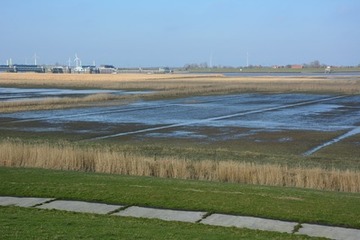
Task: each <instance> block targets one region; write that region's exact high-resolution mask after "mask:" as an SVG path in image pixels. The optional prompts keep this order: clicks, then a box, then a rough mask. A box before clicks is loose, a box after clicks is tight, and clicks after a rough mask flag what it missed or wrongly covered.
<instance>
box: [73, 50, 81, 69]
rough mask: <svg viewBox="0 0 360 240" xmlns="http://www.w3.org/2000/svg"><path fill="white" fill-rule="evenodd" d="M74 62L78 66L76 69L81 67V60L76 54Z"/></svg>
mask: <svg viewBox="0 0 360 240" xmlns="http://www.w3.org/2000/svg"><path fill="white" fill-rule="evenodd" d="M74 62H75V64H76V67H80V64H79V63H80V58H78V55H77V53H75V59H74Z"/></svg>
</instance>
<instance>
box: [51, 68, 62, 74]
mask: <svg viewBox="0 0 360 240" xmlns="http://www.w3.org/2000/svg"><path fill="white" fill-rule="evenodd" d="M51 72H52V73H64V68H63V67H53V68H52V69H51Z"/></svg>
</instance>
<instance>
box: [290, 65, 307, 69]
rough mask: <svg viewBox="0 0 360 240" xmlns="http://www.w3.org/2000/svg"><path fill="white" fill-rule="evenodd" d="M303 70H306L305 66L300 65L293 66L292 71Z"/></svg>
mask: <svg viewBox="0 0 360 240" xmlns="http://www.w3.org/2000/svg"><path fill="white" fill-rule="evenodd" d="M303 68H304V66H303V65H299V64H295V65H291V69H303Z"/></svg>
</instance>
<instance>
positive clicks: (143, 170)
mask: <svg viewBox="0 0 360 240" xmlns="http://www.w3.org/2000/svg"><path fill="white" fill-rule="evenodd" d="M0 166H6V167H30V168H34V167H36V168H45V169H57V170H59V169H60V170H72V171H84V172H97V173H110V174H123V175H131V176H151V177H161V178H175V179H192V180H207V181H217V182H230V183H245V184H255V185H270V186H283V187H300V188H312V189H321V190H332V191H343V192H360V173H359V172H358V171H356V170H339V169H330V170H329V169H322V168H304V167H289V166H288V165H279V164H257V163H249V162H238V161H210V160H202V161H190V160H182V159H177V158H156V157H155V158H153V157H146V156H143V155H141V154H131V153H127V152H117V151H113V150H112V149H110V148H108V149H106V148H102V149H100V148H84V147H79V146H74V145H71V144H70V143H63V144H55V145H51V144H48V143H42V144H26V143H22V142H16V141H15V142H14V141H3V142H0Z"/></svg>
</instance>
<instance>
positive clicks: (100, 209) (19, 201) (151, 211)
mask: <svg viewBox="0 0 360 240" xmlns="http://www.w3.org/2000/svg"><path fill="white" fill-rule="evenodd" d="M0 206H18V207H35V208H39V209H56V210H63V211H71V212H81V213H95V214H109V215H112V216H123V217H125V216H126V217H137V218H155V219H161V220H165V221H178V222H190V223H201V224H205V225H212V226H223V227H238V228H248V229H255V230H264V231H274V232H285V233H294V234H301V235H308V236H312V237H325V238H329V239H339V240H340V239H341V240H359V239H360V229H350V228H341V227H330V226H322V225H315V224H306V223H304V224H301V226H300V228H299V229H298V226H299V224H298V223H296V222H286V221H279V220H271V219H264V218H256V217H243V216H233V215H225V214H211V215H207V213H206V212H193V211H179V210H170V209H156V208H144V207H137V206H130V207H127V208H125V207H126V206H122V205H109V204H104V203H90V202H82V201H65V200H56V199H54V198H30V197H29V198H27V197H7V196H0Z"/></svg>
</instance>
